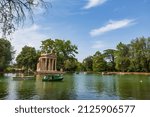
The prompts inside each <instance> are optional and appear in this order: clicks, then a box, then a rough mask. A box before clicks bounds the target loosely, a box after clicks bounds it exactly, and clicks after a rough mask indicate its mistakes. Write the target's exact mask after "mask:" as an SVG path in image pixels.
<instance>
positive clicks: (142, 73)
mask: <svg viewBox="0 0 150 117" xmlns="http://www.w3.org/2000/svg"><path fill="white" fill-rule="evenodd" d="M132 74H133V75H150V72H102V75H132Z"/></svg>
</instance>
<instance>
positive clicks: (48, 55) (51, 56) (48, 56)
mask: <svg viewBox="0 0 150 117" xmlns="http://www.w3.org/2000/svg"><path fill="white" fill-rule="evenodd" d="M40 58H57V56H56V54H55V53H47V54H41V56H40Z"/></svg>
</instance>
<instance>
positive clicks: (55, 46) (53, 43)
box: [41, 39, 78, 69]
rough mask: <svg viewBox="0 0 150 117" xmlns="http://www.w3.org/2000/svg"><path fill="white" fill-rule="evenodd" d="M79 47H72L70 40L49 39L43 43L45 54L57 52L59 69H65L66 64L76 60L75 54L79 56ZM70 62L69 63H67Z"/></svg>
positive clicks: (42, 48) (42, 47)
mask: <svg viewBox="0 0 150 117" xmlns="http://www.w3.org/2000/svg"><path fill="white" fill-rule="evenodd" d="M77 49H78V48H77V46H76V45H72V43H71V41H70V40H67V41H65V40H60V39H55V40H52V39H47V40H44V41H42V45H41V51H42V52H44V53H50V52H52V51H53V52H55V53H56V54H57V58H58V59H57V68H58V69H61V68H63V69H65V66H64V64H65V62H66V63H67V64H69V62H70V61H72V60H73V61H74V60H75V54H77V53H78V52H77ZM67 60H68V61H67Z"/></svg>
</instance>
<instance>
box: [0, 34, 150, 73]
mask: <svg viewBox="0 0 150 117" xmlns="http://www.w3.org/2000/svg"><path fill="white" fill-rule="evenodd" d="M0 45H1V46H0V72H5V71H10V70H11V69H14V68H22V69H24V70H32V71H35V70H36V64H37V61H38V58H39V56H40V54H41V53H50V52H51V51H53V52H55V53H56V54H57V58H58V62H57V69H58V70H60V69H61V68H62V69H63V70H64V71H69V72H74V71H89V72H103V71H122V72H150V38H144V37H140V38H136V39H134V40H132V41H131V42H130V43H129V44H124V43H122V42H120V43H119V44H117V46H116V49H107V50H104V51H103V52H100V50H98V51H97V52H95V54H94V55H91V56H88V57H86V58H85V59H84V60H83V62H79V61H78V60H77V59H76V54H78V48H77V46H76V45H73V44H72V43H71V41H70V40H67V41H65V40H61V39H55V40H52V39H46V40H44V41H42V42H41V47H40V50H36V49H35V48H34V47H29V46H24V47H23V48H22V51H21V52H20V53H19V55H17V57H16V63H15V64H10V63H11V61H12V60H13V55H14V52H15V51H14V50H13V47H12V46H11V43H10V42H9V41H8V40H7V39H3V38H1V39H0Z"/></svg>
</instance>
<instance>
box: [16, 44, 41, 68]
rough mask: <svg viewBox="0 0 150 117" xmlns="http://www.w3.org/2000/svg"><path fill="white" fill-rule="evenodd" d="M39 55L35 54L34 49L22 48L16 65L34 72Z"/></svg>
mask: <svg viewBox="0 0 150 117" xmlns="http://www.w3.org/2000/svg"><path fill="white" fill-rule="evenodd" d="M38 57H39V54H38V53H37V52H36V50H35V48H34V47H29V46H24V47H23V48H22V51H21V52H20V54H19V55H18V56H17V58H16V61H17V65H18V66H19V67H21V68H25V69H26V70H29V69H31V70H35V69H36V64H37V61H38Z"/></svg>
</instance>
